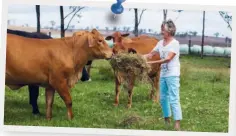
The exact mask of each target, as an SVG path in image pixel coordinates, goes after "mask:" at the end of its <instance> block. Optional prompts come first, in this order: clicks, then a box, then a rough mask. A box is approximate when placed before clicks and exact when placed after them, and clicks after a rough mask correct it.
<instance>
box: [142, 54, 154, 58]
mask: <svg viewBox="0 0 236 136" xmlns="http://www.w3.org/2000/svg"><path fill="white" fill-rule="evenodd" d="M152 56H153V55H152V54H151V53H149V54H144V55H143V57H144V58H145V59H151V58H152Z"/></svg>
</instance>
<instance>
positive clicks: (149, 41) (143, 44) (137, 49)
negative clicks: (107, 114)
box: [106, 32, 160, 108]
mask: <svg viewBox="0 0 236 136" xmlns="http://www.w3.org/2000/svg"><path fill="white" fill-rule="evenodd" d="M127 36H129V34H121V33H120V32H115V33H114V34H113V35H110V36H107V37H106V40H113V42H114V47H113V52H114V53H115V54H117V53H119V52H133V53H138V54H147V53H149V52H150V51H151V50H152V49H153V48H154V47H155V46H156V44H157V42H158V40H157V39H156V38H152V37H148V36H140V37H134V38H128V37H127ZM151 60H160V56H155V57H153V58H152V59H151ZM114 74H115V93H116V97H115V103H114V105H115V106H117V105H118V104H119V94H120V85H121V83H122V81H123V80H124V78H125V75H126V73H122V72H114ZM148 76H149V77H150V79H151V80H152V82H153V84H152V89H151V93H150V96H149V97H150V98H151V99H154V102H157V101H158V100H159V78H160V65H159V64H151V71H150V72H149V73H148ZM128 78H129V79H125V80H128V81H129V85H128V105H127V107H128V108H131V105H132V94H133V87H134V82H135V76H130V77H128ZM155 90H156V96H155V95H154V93H155Z"/></svg>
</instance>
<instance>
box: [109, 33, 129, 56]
mask: <svg viewBox="0 0 236 136" xmlns="http://www.w3.org/2000/svg"><path fill="white" fill-rule="evenodd" d="M127 36H129V33H126V34H121V33H120V32H115V33H114V34H112V35H109V36H107V37H106V38H105V39H106V40H113V43H114V46H113V49H112V50H113V53H114V54H117V53H119V52H123V51H126V50H127V49H126V48H125V47H124V45H123V39H124V38H125V37H127Z"/></svg>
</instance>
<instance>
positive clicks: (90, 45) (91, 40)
mask: <svg viewBox="0 0 236 136" xmlns="http://www.w3.org/2000/svg"><path fill="white" fill-rule="evenodd" d="M88 45H89V47H93V46H94V37H93V36H92V35H91V34H88Z"/></svg>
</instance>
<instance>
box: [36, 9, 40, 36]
mask: <svg viewBox="0 0 236 136" xmlns="http://www.w3.org/2000/svg"><path fill="white" fill-rule="evenodd" d="M35 8H36V18H37V32H38V33H39V32H40V5H36V6H35Z"/></svg>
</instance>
